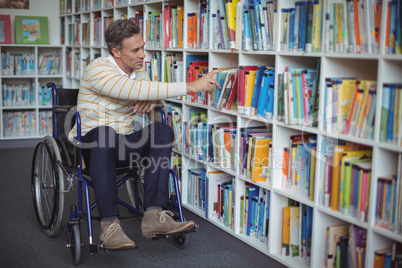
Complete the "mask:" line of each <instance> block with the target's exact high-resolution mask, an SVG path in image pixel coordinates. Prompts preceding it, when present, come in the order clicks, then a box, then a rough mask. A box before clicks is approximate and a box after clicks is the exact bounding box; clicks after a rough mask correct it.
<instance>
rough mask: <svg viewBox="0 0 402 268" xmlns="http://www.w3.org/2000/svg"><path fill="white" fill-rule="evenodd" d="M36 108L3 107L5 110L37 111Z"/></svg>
mask: <svg viewBox="0 0 402 268" xmlns="http://www.w3.org/2000/svg"><path fill="white" fill-rule="evenodd" d="M35 108H36V106H3V107H2V109H3V111H4V110H17V111H18V110H35Z"/></svg>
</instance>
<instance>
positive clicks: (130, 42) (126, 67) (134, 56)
mask: <svg viewBox="0 0 402 268" xmlns="http://www.w3.org/2000/svg"><path fill="white" fill-rule="evenodd" d="M144 46H145V42H144V39H143V38H142V36H141V34H135V35H133V36H132V37H129V38H126V39H124V41H123V48H122V49H121V50H117V49H115V48H114V49H113V52H114V56H115V58H117V59H119V61H120V63H121V64H119V67H120V68H121V69H122V70H123V71H124V72H125V73H127V74H130V73H131V72H132V71H134V70H138V69H141V68H142V66H143V65H144V59H145V53H144ZM120 65H122V66H120Z"/></svg>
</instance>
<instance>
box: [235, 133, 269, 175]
mask: <svg viewBox="0 0 402 268" xmlns="http://www.w3.org/2000/svg"><path fill="white" fill-rule="evenodd" d="M239 138H240V148H239V152H240V170H239V174H240V175H243V176H245V177H246V178H248V179H250V180H251V181H253V182H258V181H263V182H265V181H268V182H269V181H270V180H269V178H270V175H269V174H270V171H271V166H270V165H271V164H272V153H271V149H272V129H271V127H270V126H256V127H242V128H240V136H239ZM234 139H235V138H234Z"/></svg>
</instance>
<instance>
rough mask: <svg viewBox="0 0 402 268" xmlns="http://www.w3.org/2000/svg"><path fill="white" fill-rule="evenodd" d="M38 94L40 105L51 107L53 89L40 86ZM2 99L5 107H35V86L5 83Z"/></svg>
mask: <svg viewBox="0 0 402 268" xmlns="http://www.w3.org/2000/svg"><path fill="white" fill-rule="evenodd" d="M37 92H38V101H39V105H42V106H47V105H51V103H52V95H51V88H49V87H47V86H46V85H42V86H41V85H38V87H37ZM2 97H3V106H4V107H12V106H30V105H35V92H34V85H33V84H32V83H3V87H2Z"/></svg>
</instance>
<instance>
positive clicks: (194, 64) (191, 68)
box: [186, 55, 209, 105]
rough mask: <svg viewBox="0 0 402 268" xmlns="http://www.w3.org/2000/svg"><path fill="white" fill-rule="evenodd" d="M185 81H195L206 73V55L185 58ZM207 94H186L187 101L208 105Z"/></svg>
mask: <svg viewBox="0 0 402 268" xmlns="http://www.w3.org/2000/svg"><path fill="white" fill-rule="evenodd" d="M186 71H187V74H186V81H187V82H192V81H195V80H197V79H199V78H201V77H202V76H204V75H205V74H206V73H208V56H207V55H187V56H186ZM208 96H209V93H208V92H201V93H188V94H187V100H188V101H191V102H195V103H199V104H205V105H208Z"/></svg>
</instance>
